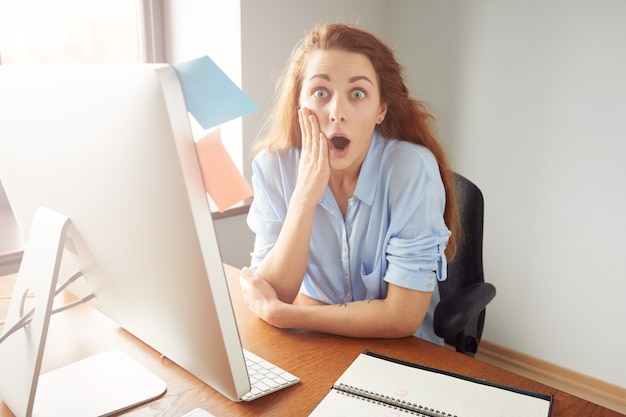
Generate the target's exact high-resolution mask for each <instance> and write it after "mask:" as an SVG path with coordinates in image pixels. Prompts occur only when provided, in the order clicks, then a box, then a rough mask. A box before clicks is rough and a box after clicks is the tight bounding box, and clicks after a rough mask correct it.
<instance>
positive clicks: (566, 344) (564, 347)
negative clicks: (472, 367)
mask: <svg viewBox="0 0 626 417" xmlns="http://www.w3.org/2000/svg"><path fill="white" fill-rule="evenodd" d="M460 3H461V2H444V3H442V2H439V1H437V0H429V1H420V2H412V1H403V0H395V1H393V2H392V5H393V7H392V12H391V15H390V19H391V20H393V21H395V22H397V23H398V25H395V26H391V27H392V28H393V27H395V28H401V29H398V30H396V31H395V32H394V33H393V39H394V40H395V41H397V42H398V45H399V49H400V51H401V52H402V54H412V58H410V59H409V60H408V62H407V72H408V74H409V77H410V78H411V79H412V80H413V81H414V87H415V90H416V93H418V94H419V93H420V92H423V93H424V95H426V96H427V98H428V99H430V101H432V102H433V103H434V104H435V105H436V107H437V109H436V112H437V114H438V115H439V116H440V117H441V119H442V123H441V124H442V134H443V135H444V141H445V142H446V143H447V144H448V148H449V151H450V154H451V159H452V161H453V164H454V166H455V168H456V169H458V170H459V171H460V172H462V173H464V174H466V175H467V176H469V177H470V178H471V179H473V180H475V182H476V183H477V184H478V185H479V186H480V187H481V188H482V189H483V191H484V194H485V200H486V218H485V254H484V255H485V273H486V279H487V280H489V281H491V282H493V283H494V284H495V285H496V287H497V290H498V295H497V297H496V299H495V300H494V301H493V303H492V305H491V306H490V307H489V308H488V310H487V311H488V312H487V326H486V331H485V336H484V337H485V338H486V339H488V340H490V341H493V342H495V343H498V344H501V345H504V346H507V347H510V348H512V349H515V350H517V351H520V352H523V353H526V354H529V355H532V356H535V357H538V358H541V359H544V360H547V361H549V362H552V363H555V364H559V365H561V366H564V367H567V368H570V369H573V370H576V371H579V372H581V373H583V374H587V375H591V376H593V377H596V378H599V379H602V380H605V381H608V382H612V383H614V384H617V385H620V386H622V387H626V374H625V373H624V369H626V354H624V351H623V347H624V346H625V345H626V335H625V333H624V331H623V327H624V324H623V322H624V319H626V303H625V302H624V296H625V295H626V263H624V261H623V256H624V255H623V251H624V248H625V245H624V243H623V236H624V235H625V234H626V216H625V215H624V214H625V213H626V193H625V192H624V190H625V189H626V187H625V186H624V182H625V179H626V164H625V163H624V159H625V158H626V117H624V110H626V2H623V1H621V0H599V1H593V2H592V1H586V0H575V1H572V0H549V1H539V0H533V1H522V0H517V1H508V2H502V1H497V0H472V1H469V2H464V3H463V4H460ZM446 66H447V67H446Z"/></svg>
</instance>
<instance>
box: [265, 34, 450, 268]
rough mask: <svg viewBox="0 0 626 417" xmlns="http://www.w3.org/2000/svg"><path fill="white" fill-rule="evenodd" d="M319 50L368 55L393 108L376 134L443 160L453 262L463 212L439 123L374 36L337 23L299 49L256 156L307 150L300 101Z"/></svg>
mask: <svg viewBox="0 0 626 417" xmlns="http://www.w3.org/2000/svg"><path fill="white" fill-rule="evenodd" d="M319 49H323V50H326V49H340V50H344V51H348V52H356V53H361V54H363V55H365V56H367V57H368V58H369V60H370V61H371V62H372V64H373V66H374V69H375V70H376V73H377V74H378V78H379V79H378V81H379V83H378V84H379V86H380V98H381V102H383V103H386V104H387V113H386V116H385V119H384V120H383V122H382V123H381V124H379V125H377V127H376V129H378V131H379V132H380V133H381V134H382V135H384V136H386V137H389V138H396V139H398V140H404V141H408V142H413V143H416V144H419V145H422V146H425V147H426V148H428V149H429V150H430V151H431V152H432V153H433V155H434V156H435V158H436V159H437V163H438V164H439V171H440V174H441V178H442V180H443V184H444V188H445V191H446V206H445V210H444V221H445V223H446V226H447V227H448V229H450V230H451V231H452V236H451V239H450V241H449V243H448V246H447V248H446V255H447V257H448V260H451V259H452V258H453V257H454V254H455V252H456V237H457V234H458V233H457V232H458V228H459V225H458V208H457V203H456V198H455V196H454V182H453V177H452V172H451V170H450V167H449V164H448V161H447V158H446V155H445V152H444V150H443V147H442V146H441V144H440V143H439V140H438V139H437V134H436V129H435V118H434V117H433V116H432V114H430V113H429V111H428V109H427V107H426V105H425V104H424V103H423V102H421V101H419V100H416V99H414V98H412V97H411V96H410V95H409V90H408V88H407V86H406V84H405V82H404V77H403V68H402V66H401V65H400V64H399V63H398V61H397V60H396V57H395V54H394V53H393V51H392V50H391V49H390V48H389V47H388V46H387V45H386V44H385V43H383V42H382V41H381V40H379V39H378V38H377V37H376V36H374V35H372V34H371V33H369V32H367V31H365V30H363V29H360V28H357V27H354V26H350V25H346V24H341V23H332V24H327V25H322V26H320V27H317V28H315V29H313V30H312V31H311V32H309V34H308V35H307V36H306V37H305V38H304V39H302V40H301V41H300V42H299V43H298V44H297V45H296V46H295V47H294V49H293V51H292V53H291V57H290V59H289V63H288V65H287V67H286V69H285V71H284V73H283V74H282V75H281V77H280V78H279V80H278V83H277V86H276V98H275V105H274V107H273V109H272V110H271V112H270V114H269V115H268V117H267V119H266V123H265V125H264V126H263V129H262V130H261V133H260V136H259V140H258V141H257V143H256V144H255V146H254V148H253V153H254V154H256V153H257V152H259V151H260V150H261V149H268V150H278V149H284V148H290V147H295V148H299V147H301V144H302V137H301V134H300V126H299V124H298V108H299V107H300V105H299V99H298V98H299V96H300V90H301V88H302V81H303V76H304V71H305V67H306V64H307V58H308V57H309V55H310V53H311V52H312V51H315V50H319Z"/></svg>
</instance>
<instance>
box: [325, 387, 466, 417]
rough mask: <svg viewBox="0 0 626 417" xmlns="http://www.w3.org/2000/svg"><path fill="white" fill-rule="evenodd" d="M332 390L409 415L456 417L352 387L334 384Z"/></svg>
mask: <svg viewBox="0 0 626 417" xmlns="http://www.w3.org/2000/svg"><path fill="white" fill-rule="evenodd" d="M333 388H334V389H336V390H337V391H339V392H340V393H342V394H344V395H350V396H353V397H358V398H361V399H364V400H366V401H372V402H377V403H379V404H381V405H384V406H386V407H390V408H393V409H396V410H400V411H408V412H409V413H410V414H413V415H416V416H423V417H457V416H455V415H452V414H448V413H445V412H443V411H439V410H435V409H432V408H426V407H422V406H421V405H418V404H415V403H411V402H408V401H404V400H399V399H397V398H393V397H389V396H388V395H381V394H378V393H375V392H371V391H367V390H364V389H361V388H357V387H353V386H351V385H346V384H343V383H339V384H335V385H334V386H333Z"/></svg>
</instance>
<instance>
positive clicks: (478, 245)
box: [439, 172, 485, 344]
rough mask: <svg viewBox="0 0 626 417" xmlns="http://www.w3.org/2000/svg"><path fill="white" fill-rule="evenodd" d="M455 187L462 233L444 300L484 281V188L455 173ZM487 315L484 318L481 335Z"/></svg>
mask: <svg viewBox="0 0 626 417" xmlns="http://www.w3.org/2000/svg"><path fill="white" fill-rule="evenodd" d="M453 175H454V188H455V195H456V199H457V204H458V206H459V216H460V219H459V220H460V226H461V235H460V236H459V239H458V240H457V251H456V256H455V257H454V259H453V260H452V262H450V263H449V264H448V278H447V279H446V280H445V281H441V282H440V283H439V292H440V294H441V299H444V298H445V297H446V296H447V295H448V294H449V293H451V292H453V291H454V290H455V289H458V288H464V287H467V286H470V285H472V284H476V283H479V282H484V281H485V278H484V273H483V221H484V206H485V205H484V200H483V194H482V192H481V191H480V189H479V188H478V187H477V186H476V185H475V184H474V183H472V182H471V181H470V180H468V179H467V178H465V177H464V176H462V175H460V174H458V173H456V172H455V173H453ZM483 322H484V317H482V318H481V322H480V326H479V327H480V329H479V335H478V337H479V338H480V335H481V333H482V326H483ZM452 344H453V343H452Z"/></svg>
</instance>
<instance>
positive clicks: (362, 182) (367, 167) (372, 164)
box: [354, 130, 385, 206]
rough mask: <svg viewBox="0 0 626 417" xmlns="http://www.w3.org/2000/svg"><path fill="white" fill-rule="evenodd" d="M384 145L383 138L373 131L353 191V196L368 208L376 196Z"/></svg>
mask: <svg viewBox="0 0 626 417" xmlns="http://www.w3.org/2000/svg"><path fill="white" fill-rule="evenodd" d="M384 145H385V141H384V138H383V137H382V136H381V135H380V134H379V133H378V131H377V130H374V133H373V134H372V143H370V148H369V150H368V151H367V155H365V159H364V160H363V165H362V166H361V172H360V173H359V179H358V181H357V184H356V189H355V190H354V196H355V197H356V198H358V199H359V200H361V201H362V202H364V203H365V204H367V205H370V206H371V205H372V203H373V202H374V196H375V195H376V187H377V185H378V178H379V171H380V167H381V160H382V156H383V152H382V149H383V147H384Z"/></svg>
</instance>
